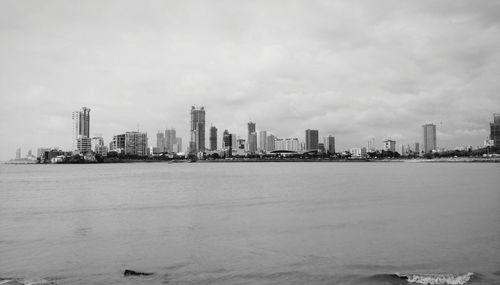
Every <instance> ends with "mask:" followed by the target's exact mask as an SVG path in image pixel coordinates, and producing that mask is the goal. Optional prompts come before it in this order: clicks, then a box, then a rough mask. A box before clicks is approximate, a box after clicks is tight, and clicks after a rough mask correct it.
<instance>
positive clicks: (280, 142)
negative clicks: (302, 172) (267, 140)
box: [274, 138, 300, 151]
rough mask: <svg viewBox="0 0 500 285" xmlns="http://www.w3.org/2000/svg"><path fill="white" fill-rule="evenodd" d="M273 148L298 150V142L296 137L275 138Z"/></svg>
mask: <svg viewBox="0 0 500 285" xmlns="http://www.w3.org/2000/svg"><path fill="white" fill-rule="evenodd" d="M274 150H290V151H299V150H300V143H299V139H298V138H286V139H275V140H274Z"/></svg>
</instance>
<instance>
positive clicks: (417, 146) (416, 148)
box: [413, 142, 420, 154]
mask: <svg viewBox="0 0 500 285" xmlns="http://www.w3.org/2000/svg"><path fill="white" fill-rule="evenodd" d="M413 152H414V153H416V154H419V153H420V143H418V142H416V143H414V144H413Z"/></svg>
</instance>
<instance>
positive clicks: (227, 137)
mask: <svg viewBox="0 0 500 285" xmlns="http://www.w3.org/2000/svg"><path fill="white" fill-rule="evenodd" d="M231 147H232V142H231V134H229V131H228V130H224V132H223V133H222V148H223V149H230V148H231Z"/></svg>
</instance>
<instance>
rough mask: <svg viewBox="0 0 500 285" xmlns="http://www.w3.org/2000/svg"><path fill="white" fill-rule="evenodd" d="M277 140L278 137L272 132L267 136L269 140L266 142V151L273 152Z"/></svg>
mask: <svg viewBox="0 0 500 285" xmlns="http://www.w3.org/2000/svg"><path fill="white" fill-rule="evenodd" d="M275 141H276V137H275V136H274V135H272V134H270V135H268V136H267V142H266V151H267V152H271V151H274V150H276V148H275V144H274V142H275Z"/></svg>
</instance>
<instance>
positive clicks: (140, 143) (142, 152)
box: [125, 132, 148, 156]
mask: <svg viewBox="0 0 500 285" xmlns="http://www.w3.org/2000/svg"><path fill="white" fill-rule="evenodd" d="M125 154H127V155H137V156H147V155H148V135H147V134H146V133H140V132H126V133H125Z"/></svg>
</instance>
